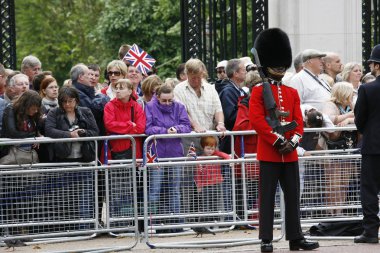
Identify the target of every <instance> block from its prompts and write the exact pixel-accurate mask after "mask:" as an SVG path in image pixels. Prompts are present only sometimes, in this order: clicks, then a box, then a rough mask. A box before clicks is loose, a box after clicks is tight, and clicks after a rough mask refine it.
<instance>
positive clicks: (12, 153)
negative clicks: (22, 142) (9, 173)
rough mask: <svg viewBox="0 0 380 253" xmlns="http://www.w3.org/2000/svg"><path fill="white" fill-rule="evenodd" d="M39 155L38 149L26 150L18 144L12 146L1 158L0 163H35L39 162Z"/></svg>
mask: <svg viewBox="0 0 380 253" xmlns="http://www.w3.org/2000/svg"><path fill="white" fill-rule="evenodd" d="M38 162H39V160H38V155H37V152H36V150H34V149H31V150H24V149H21V148H19V147H17V146H12V147H11V148H10V149H9V152H8V154H7V155H6V156H4V157H2V158H1V159H0V164H2V165H12V164H18V165H21V164H33V163H38Z"/></svg>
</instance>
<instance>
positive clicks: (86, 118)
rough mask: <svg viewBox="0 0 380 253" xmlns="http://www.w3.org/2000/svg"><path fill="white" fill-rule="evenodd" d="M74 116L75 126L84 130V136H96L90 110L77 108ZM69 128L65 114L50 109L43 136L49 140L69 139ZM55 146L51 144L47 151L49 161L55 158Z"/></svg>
mask: <svg viewBox="0 0 380 253" xmlns="http://www.w3.org/2000/svg"><path fill="white" fill-rule="evenodd" d="M75 114H76V118H77V122H76V125H78V126H79V128H81V129H84V130H85V135H84V136H86V137H90V136H98V134H99V130H98V127H97V125H96V122H95V118H94V115H93V114H92V112H91V110H90V109H88V108H86V107H80V106H78V107H77V108H76V109H75ZM71 127H72V126H71V125H70V122H69V120H68V118H67V117H66V113H65V112H64V111H63V110H62V109H61V108H54V109H51V110H50V111H49V113H48V115H47V118H46V121H45V136H46V137H50V138H70V137H71V135H70V131H69V129H70V128H71ZM56 146H57V145H55V146H54V144H53V145H52V148H50V149H49V159H50V160H54V159H55V157H56V155H55V150H54V149H56Z"/></svg>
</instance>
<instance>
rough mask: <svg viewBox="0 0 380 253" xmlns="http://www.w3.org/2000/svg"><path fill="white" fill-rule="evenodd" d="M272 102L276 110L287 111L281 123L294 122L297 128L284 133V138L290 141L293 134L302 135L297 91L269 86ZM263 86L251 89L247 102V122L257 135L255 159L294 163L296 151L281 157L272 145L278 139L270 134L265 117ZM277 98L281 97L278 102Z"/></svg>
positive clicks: (296, 157) (266, 113)
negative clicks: (273, 101)
mask: <svg viewBox="0 0 380 253" xmlns="http://www.w3.org/2000/svg"><path fill="white" fill-rule="evenodd" d="M270 86H271V89H272V92H273V97H274V100H275V102H276V104H277V106H278V108H279V109H280V110H282V111H289V116H288V117H281V119H280V120H281V121H285V122H291V121H293V120H295V121H296V122H297V124H298V126H297V127H296V128H295V129H293V130H291V131H289V132H286V133H285V138H286V139H287V140H290V139H291V138H292V137H293V135H294V134H296V133H297V134H299V135H300V136H302V134H303V120H302V113H301V107H300V98H299V96H298V92H297V90H295V89H294V88H291V87H288V86H285V85H282V84H281V85H278V86H277V85H275V84H271V85H270ZM262 94H263V85H262V84H260V85H257V86H255V87H254V88H253V89H252V95H251V99H250V101H249V120H250V122H251V124H252V126H253V128H254V129H255V131H256V132H257V133H258V146H257V159H258V160H259V161H267V162H294V161H297V160H298V156H297V151H296V150H294V151H293V152H290V153H288V154H285V155H281V154H280V153H279V152H278V150H277V148H275V147H274V146H273V144H274V143H275V142H276V140H277V139H278V137H277V135H276V134H274V133H273V132H272V128H271V127H270V126H269V124H268V123H267V121H266V120H265V117H266V116H268V112H267V111H266V109H265V107H264V100H263V96H262ZM279 96H282V99H281V101H280V99H279Z"/></svg>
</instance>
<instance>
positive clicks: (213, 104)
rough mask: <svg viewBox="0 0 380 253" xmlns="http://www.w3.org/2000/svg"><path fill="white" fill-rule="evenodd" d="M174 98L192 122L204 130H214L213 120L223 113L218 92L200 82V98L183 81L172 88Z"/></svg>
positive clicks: (211, 86)
mask: <svg viewBox="0 0 380 253" xmlns="http://www.w3.org/2000/svg"><path fill="white" fill-rule="evenodd" d="M173 93H174V97H175V99H176V100H177V101H179V102H181V103H182V104H184V105H185V107H186V111H187V113H188V114H189V116H190V117H191V119H192V120H193V121H195V122H196V123H197V124H198V125H200V126H203V127H204V128H205V129H206V130H215V124H214V118H215V114H216V113H217V112H223V109H222V104H221V103H220V99H219V96H218V92H217V91H216V90H215V88H214V86H213V85H211V84H209V83H207V82H206V81H202V87H201V96H200V97H198V96H197V93H196V92H195V90H194V89H193V88H192V87H191V86H190V84H189V82H188V81H187V80H186V81H183V82H181V83H179V84H178V85H177V86H176V87H175V88H174V91H173Z"/></svg>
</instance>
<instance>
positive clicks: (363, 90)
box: [354, 76, 380, 155]
mask: <svg viewBox="0 0 380 253" xmlns="http://www.w3.org/2000/svg"><path fill="white" fill-rule="evenodd" d="M379 101H380V76H377V77H376V80H375V81H373V82H370V83H366V84H362V85H360V87H359V91H358V99H357V101H356V105H355V109H354V113H355V124H356V127H357V129H358V130H359V132H360V133H362V134H363V139H362V141H363V143H362V148H361V153H362V154H365V155H375V154H380V141H379V140H380V103H379Z"/></svg>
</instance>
